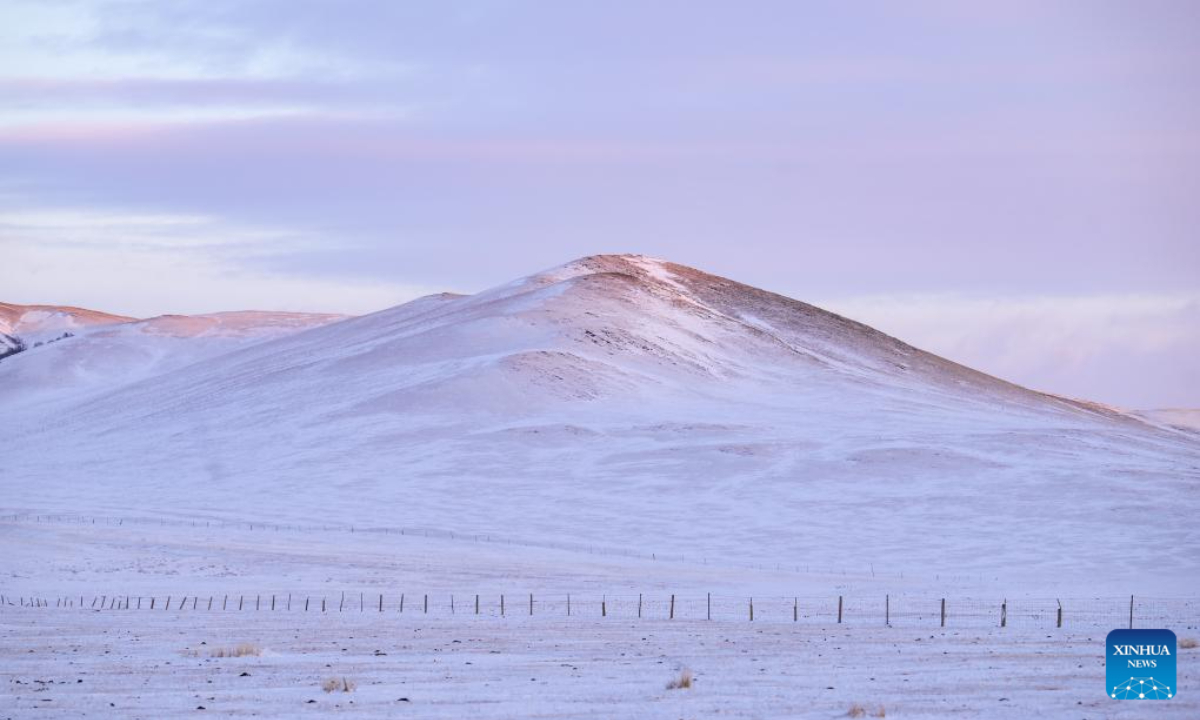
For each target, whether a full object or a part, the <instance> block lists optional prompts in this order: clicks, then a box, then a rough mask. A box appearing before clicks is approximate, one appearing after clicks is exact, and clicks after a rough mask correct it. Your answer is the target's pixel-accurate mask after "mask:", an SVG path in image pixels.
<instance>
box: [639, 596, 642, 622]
mask: <svg viewBox="0 0 1200 720" xmlns="http://www.w3.org/2000/svg"><path fill="white" fill-rule="evenodd" d="M641 616H642V594H641V593H638V617H639V618H640V617H641Z"/></svg>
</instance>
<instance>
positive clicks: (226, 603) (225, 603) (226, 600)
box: [221, 595, 229, 610]
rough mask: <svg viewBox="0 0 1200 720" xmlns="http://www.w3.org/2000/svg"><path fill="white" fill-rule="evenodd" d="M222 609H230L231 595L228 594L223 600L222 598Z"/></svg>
mask: <svg viewBox="0 0 1200 720" xmlns="http://www.w3.org/2000/svg"><path fill="white" fill-rule="evenodd" d="M221 609H222V610H227V609H229V596H228V595H226V596H225V598H224V599H223V600H221Z"/></svg>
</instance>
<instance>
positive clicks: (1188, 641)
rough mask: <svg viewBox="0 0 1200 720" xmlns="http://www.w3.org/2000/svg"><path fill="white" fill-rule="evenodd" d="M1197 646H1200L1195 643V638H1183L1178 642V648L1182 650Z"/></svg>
mask: <svg viewBox="0 0 1200 720" xmlns="http://www.w3.org/2000/svg"><path fill="white" fill-rule="evenodd" d="M1197 646H1200V642H1196V638H1184V639H1182V640H1180V641H1179V647H1181V648H1183V649H1184V650H1191V649H1192V648H1195V647H1197Z"/></svg>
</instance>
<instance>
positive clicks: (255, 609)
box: [254, 595, 262, 612]
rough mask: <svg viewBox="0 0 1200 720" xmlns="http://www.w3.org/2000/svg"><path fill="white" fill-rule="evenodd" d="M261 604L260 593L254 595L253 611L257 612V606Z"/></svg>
mask: <svg viewBox="0 0 1200 720" xmlns="http://www.w3.org/2000/svg"><path fill="white" fill-rule="evenodd" d="M261 605H262V595H255V596H254V611H255V612H258V608H259V607H260V606H261Z"/></svg>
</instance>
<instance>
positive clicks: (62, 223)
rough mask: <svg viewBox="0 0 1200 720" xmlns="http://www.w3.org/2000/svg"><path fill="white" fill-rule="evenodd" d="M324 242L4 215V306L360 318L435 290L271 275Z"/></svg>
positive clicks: (143, 219) (73, 213) (116, 216)
mask: <svg viewBox="0 0 1200 720" xmlns="http://www.w3.org/2000/svg"><path fill="white" fill-rule="evenodd" d="M314 242H315V239H314V238H312V237H308V236H306V234H305V233H298V232H294V231H292V232H289V231H287V230H283V229H278V228H266V227H248V226H241V225H237V224H233V223H229V222H227V221H222V220H220V219H216V218H208V217H200V216H189V215H171V214H156V215H139V214H120V213H116V212H113V211H110V210H101V211H88V210H80V209H73V210H55V209H42V210H38V211H25V212H9V213H0V255H2V256H3V258H4V263H3V265H4V271H3V282H2V286H3V293H4V298H3V300H4V301H5V302H16V303H24V304H36V303H44V304H54V305H59V304H66V305H78V306H82V307H90V308H95V309H98V310H104V311H108V312H116V313H120V314H126V315H134V316H141V317H146V316H153V315H160V314H164V313H182V314H189V313H204V312H215V311H219V310H241V309H262V310H295V311H310V312H340V313H348V314H360V313H367V312H373V311H375V310H381V309H383V308H386V307H391V306H393V305H397V304H400V303H402V302H406V301H408V300H411V299H413V298H416V297H419V296H421V295H426V294H429V293H430V292H433V291H434V290H433V289H431V288H425V287H421V286H418V285H404V284H402V283H398V282H385V281H367V280H363V279H353V280H350V279H346V278H332V277H313V276H312V275H311V274H305V273H303V272H292V273H288V272H278V271H273V270H271V269H269V268H268V267H264V265H265V264H264V263H263V258H264V257H273V256H280V255H286V254H288V253H290V252H295V251H298V250H302V249H303V248H305V247H306V246H311V245H312V244H313V243H314Z"/></svg>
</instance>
